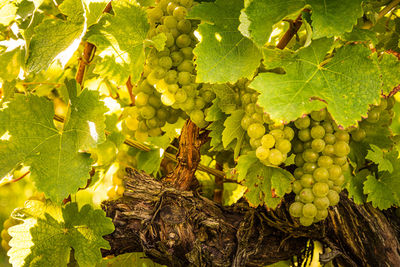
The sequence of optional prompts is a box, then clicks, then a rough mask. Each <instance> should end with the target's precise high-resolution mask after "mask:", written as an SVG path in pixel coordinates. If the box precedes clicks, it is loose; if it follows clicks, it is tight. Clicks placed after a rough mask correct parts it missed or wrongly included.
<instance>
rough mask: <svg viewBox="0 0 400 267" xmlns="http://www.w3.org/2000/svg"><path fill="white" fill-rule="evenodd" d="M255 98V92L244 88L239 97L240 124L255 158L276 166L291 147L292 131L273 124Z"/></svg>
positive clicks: (288, 127)
mask: <svg viewBox="0 0 400 267" xmlns="http://www.w3.org/2000/svg"><path fill="white" fill-rule="evenodd" d="M257 99H258V93H257V92H255V91H252V90H250V89H248V88H245V91H244V94H243V95H242V97H241V102H242V106H243V107H244V111H245V115H244V116H243V118H242V120H241V126H242V128H243V129H244V130H246V131H247V135H248V136H249V138H250V146H251V147H252V149H255V150H256V156H257V158H258V159H259V160H260V161H261V162H262V163H264V164H265V165H275V166H278V165H280V164H281V163H283V162H284V161H285V160H286V158H287V155H288V153H289V152H290V150H291V148H292V145H291V143H290V141H291V140H292V139H293V137H294V131H293V129H292V128H291V127H290V126H284V125H274V124H273V122H272V120H271V119H270V117H269V115H268V114H267V113H265V112H264V109H263V108H262V107H260V106H258V105H257V104H256V102H257ZM267 131H268V132H267Z"/></svg>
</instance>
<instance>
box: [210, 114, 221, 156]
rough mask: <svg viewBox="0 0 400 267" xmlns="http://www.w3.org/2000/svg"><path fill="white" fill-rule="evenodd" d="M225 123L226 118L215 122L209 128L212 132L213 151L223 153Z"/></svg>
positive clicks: (211, 144)
mask: <svg viewBox="0 0 400 267" xmlns="http://www.w3.org/2000/svg"><path fill="white" fill-rule="evenodd" d="M224 122H225V118H223V119H220V120H217V121H214V122H212V123H211V124H210V125H209V126H208V128H207V130H209V131H210V134H209V136H210V138H211V141H210V147H211V150H212V151H221V150H223V148H224V146H223V144H222V133H223V132H224V130H225V126H224Z"/></svg>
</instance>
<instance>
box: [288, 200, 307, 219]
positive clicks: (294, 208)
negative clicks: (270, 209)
mask: <svg viewBox="0 0 400 267" xmlns="http://www.w3.org/2000/svg"><path fill="white" fill-rule="evenodd" d="M303 206H304V204H303V203H301V202H293V203H292V204H291V205H290V207H289V213H290V215H291V216H293V217H295V218H298V217H300V216H302V215H303Z"/></svg>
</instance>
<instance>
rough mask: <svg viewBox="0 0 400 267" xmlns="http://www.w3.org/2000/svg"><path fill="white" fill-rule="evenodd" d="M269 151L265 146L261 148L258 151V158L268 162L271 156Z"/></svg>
mask: <svg viewBox="0 0 400 267" xmlns="http://www.w3.org/2000/svg"><path fill="white" fill-rule="evenodd" d="M269 152H270V151H269V149H268V148H265V147H264V146H259V147H257V149H256V156H257V158H258V159H259V160H266V159H267V158H268V156H269Z"/></svg>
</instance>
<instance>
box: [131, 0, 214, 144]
mask: <svg viewBox="0 0 400 267" xmlns="http://www.w3.org/2000/svg"><path fill="white" fill-rule="evenodd" d="M192 5H193V1H192V0H179V1H171V0H169V1H166V0H160V1H158V3H157V4H156V6H155V7H153V8H150V9H148V18H149V22H150V25H151V27H152V29H151V30H150V33H149V37H150V38H153V37H155V36H157V35H164V36H165V37H166V42H165V47H164V49H163V50H162V51H158V50H157V49H156V48H152V49H151V50H150V51H149V53H148V55H147V58H146V64H145V66H144V72H143V75H142V76H143V77H142V79H141V80H140V82H139V84H138V86H137V87H135V90H134V92H133V93H134V94H135V95H136V98H135V105H136V106H137V110H134V109H132V110H131V111H132V112H131V113H130V114H129V116H128V118H127V119H126V121H125V123H126V126H127V127H128V128H129V129H130V130H132V131H134V132H135V137H136V139H138V140H145V139H146V137H147V135H150V136H158V135H161V133H162V131H161V127H162V126H164V124H165V123H166V122H168V123H175V122H176V121H177V119H178V118H179V117H180V116H181V117H182V116H184V115H185V114H184V113H182V112H181V110H182V111H184V112H185V113H186V114H187V115H189V117H190V119H191V120H192V121H193V122H194V123H196V124H197V125H198V126H199V127H205V126H206V121H205V115H204V110H205V108H206V107H207V105H209V104H210V103H211V101H212V100H213V99H214V98H215V94H214V93H213V92H212V91H211V90H210V86H209V85H203V84H198V83H196V82H195V77H196V76H195V74H196V72H195V68H194V55H193V48H194V47H195V45H196V43H197V39H196V37H195V36H194V30H195V29H196V27H197V24H198V22H196V21H193V20H188V19H186V14H187V13H188V9H190V8H191V7H192Z"/></svg>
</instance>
